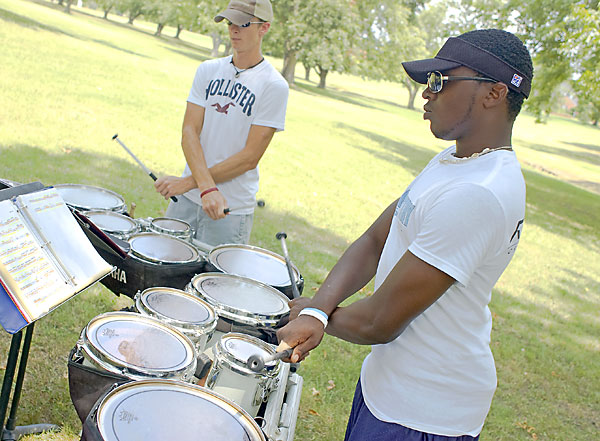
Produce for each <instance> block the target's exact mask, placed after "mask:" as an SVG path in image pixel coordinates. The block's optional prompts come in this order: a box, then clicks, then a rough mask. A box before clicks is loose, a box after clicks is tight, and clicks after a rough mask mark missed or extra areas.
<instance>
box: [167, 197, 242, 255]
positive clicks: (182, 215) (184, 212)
mask: <svg viewBox="0 0 600 441" xmlns="http://www.w3.org/2000/svg"><path fill="white" fill-rule="evenodd" d="M177 199H178V201H177V202H170V203H169V207H168V208H167V212H166V214H165V216H166V217H172V218H175V219H180V220H183V221H185V222H187V223H188V224H190V225H191V227H192V228H193V229H194V231H195V234H194V238H195V239H197V240H199V241H200V242H204V243H206V244H208V245H212V246H217V245H221V244H224V243H241V244H247V243H248V242H249V241H250V233H251V231H252V221H253V219H254V213H253V214H228V215H227V216H225V218H224V219H219V220H216V221H215V220H212V219H211V218H210V217H209V216H208V215H207V214H206V213H205V212H204V210H202V207H201V206H200V205H198V204H196V203H194V202H192V201H191V200H189V199H188V198H186V197H185V196H183V195H181V196H177Z"/></svg>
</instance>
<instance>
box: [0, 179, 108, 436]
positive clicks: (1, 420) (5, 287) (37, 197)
mask: <svg viewBox="0 0 600 441" xmlns="http://www.w3.org/2000/svg"><path fill="white" fill-rule="evenodd" d="M23 202H25V203H23ZM0 204H2V207H3V210H4V211H0V214H2V215H3V216H4V218H3V221H4V224H3V227H4V233H7V234H12V236H13V237H12V240H13V242H10V241H7V242H6V243H4V244H2V246H4V250H5V254H6V253H7V252H8V253H12V254H14V253H19V252H23V250H25V252H29V251H30V250H31V249H33V251H32V253H35V252H37V253H38V254H37V255H35V256H34V257H35V258H34V259H30V260H29V261H25V264H23V265H20V261H19V259H20V258H21V256H19V255H18V254H17V256H16V257H15V258H12V257H11V259H12V261H10V262H9V264H13V265H16V266H17V271H21V272H23V271H22V268H23V267H25V268H27V267H26V265H27V264H29V263H31V262H32V261H33V262H35V259H38V261H37V262H35V263H39V262H40V261H41V262H42V263H44V264H46V266H42V265H39V266H36V265H35V263H34V264H33V266H32V267H31V268H32V269H31V268H30V270H31V272H30V273H26V272H25V276H26V277H30V274H36V273H35V271H39V268H42V270H45V269H44V268H49V267H50V268H51V269H52V270H54V273H53V274H55V275H56V277H58V276H59V275H60V276H62V277H63V279H62V281H63V282H64V283H65V285H64V286H62V285H61V286H60V287H58V288H57V286H58V285H56V284H52V283H50V284H46V281H47V280H48V279H47V278H46V277H43V278H41V279H39V280H36V279H35V278H34V282H32V283H30V284H29V286H31V285H33V286H35V288H36V289H37V291H35V293H36V294H37V293H41V295H40V296H38V299H37V300H36V301H40V303H41V304H43V305H44V307H45V308H47V309H43V308H40V309H38V310H33V309H28V308H27V307H29V308H31V307H32V305H33V304H34V302H33V301H32V300H31V298H30V297H27V296H26V295H24V294H23V291H22V290H21V286H22V285H18V284H17V282H15V279H14V278H13V274H12V273H11V271H15V269H14V267H10V265H9V266H7V263H6V261H5V262H4V266H1V265H0V269H3V272H2V273H0V276H2V277H0V282H1V283H0V321H1V324H2V327H3V328H4V329H5V330H6V331H7V332H8V333H10V334H12V340H11V344H10V349H9V351H8V359H7V362H6V371H5V373H4V380H3V383H2V391H1V392H0V428H1V429H2V430H1V434H2V436H1V440H2V441H17V440H18V439H20V438H21V437H22V436H24V435H30V434H38V433H42V432H46V431H57V430H60V427H59V426H57V425H55V424H32V425H29V426H16V417H17V409H18V406H19V401H20V399H21V392H22V389H23V381H24V379H25V370H26V368H27V361H28V358H29V350H30V347H31V340H32V336H33V328H34V324H35V321H36V320H37V319H38V318H41V317H43V316H44V315H46V314H48V313H50V312H51V311H52V310H54V309H55V308H57V307H59V306H60V305H61V304H62V303H64V302H65V301H67V300H68V299H70V298H72V297H74V296H75V295H76V294H78V293H79V292H81V291H82V290H83V289H85V288H87V287H88V286H91V285H92V284H93V283H95V282H97V281H98V280H99V279H100V278H102V277H104V276H106V274H108V273H109V272H110V271H111V270H112V267H111V266H110V265H108V264H107V263H106V262H105V261H104V260H102V258H101V257H100V256H99V255H98V254H97V253H96V251H95V250H94V248H93V246H92V245H91V244H90V243H89V241H88V240H87V238H86V236H85V234H84V233H83V232H82V231H79V232H77V230H73V228H76V229H77V223H76V221H75V220H74V219H73V218H72V216H71V213H70V212H69V211H68V208H67V207H66V205H65V204H64V201H63V200H62V198H61V197H60V195H59V194H58V193H57V192H56V190H55V189H44V185H43V184H41V183H40V182H34V183H29V184H23V185H18V186H16V187H11V188H6V189H2V187H0ZM27 204H29V208H28V205H27ZM30 209H31V210H30ZM6 225H8V227H6ZM11 225H16V229H11V228H12V227H11ZM55 226H57V227H56V228H55ZM34 230H35V233H34ZM14 231H19V234H13V233H14ZM65 231H68V232H69V234H66V233H65ZM23 232H25V234H23ZM23 237H27V238H28V239H26V240H24V239H23ZM19 241H20V242H19ZM34 241H37V243H38V245H39V247H38V248H35V247H34V248H31V244H32V243H33V244H34V245H35V242H34ZM81 241H85V243H82V242H81ZM7 244H8V245H7ZM27 246H30V248H29V249H27ZM7 247H8V248H7ZM11 247H12V248H11ZM23 247H25V248H23ZM42 247H43V248H44V249H45V252H46V254H44V252H43V251H39V252H38V251H37V250H41V249H42ZM7 249H8V251H6V250H7ZM14 250H18V251H14ZM29 255H30V254H26V256H29ZM65 256H68V257H67V262H68V263H65V262H64V261H63V260H64V259H65ZM69 259H70V260H69ZM74 261H75V262H77V263H76V264H73V262H74ZM82 261H83V262H85V265H79V263H80V262H82ZM15 262H17V263H16V264H15ZM18 265H20V266H18ZM11 268H12V270H11ZM25 276H24V277H25ZM59 285H60V282H59ZM15 287H16V288H15ZM65 287H68V288H65ZM43 302H46V303H43ZM25 312H26V313H25ZM23 329H25V338H24V339H23ZM21 342H23V346H22V347H21ZM19 352H21V357H20V361H19V360H18V359H19ZM17 363H18V364H19V370H18V372H17V379H16V382H15V386H14V392H13V394H12V395H13V396H12V405H11V408H10V415H9V416H8V420H6V424H5V419H6V414H7V411H8V405H9V401H10V395H11V389H12V384H13V379H14V376H15V370H16V368H17Z"/></svg>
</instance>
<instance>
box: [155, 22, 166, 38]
mask: <svg viewBox="0 0 600 441" xmlns="http://www.w3.org/2000/svg"><path fill="white" fill-rule="evenodd" d="M164 27H165V24H164V23H158V24H157V25H156V32H155V33H154V35H155V36H156V37H160V36H161V35H162V30H163V29H164Z"/></svg>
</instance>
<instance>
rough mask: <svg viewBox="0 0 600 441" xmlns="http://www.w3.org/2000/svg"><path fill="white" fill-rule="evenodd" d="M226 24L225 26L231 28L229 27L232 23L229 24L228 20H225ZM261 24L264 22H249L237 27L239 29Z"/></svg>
mask: <svg viewBox="0 0 600 441" xmlns="http://www.w3.org/2000/svg"><path fill="white" fill-rule="evenodd" d="M226 23H227V26H231V25H232V24H233V23H232V22H230V21H229V20H227V21H226ZM263 23H265V22H264V21H249V22H248V23H245V24H243V25H239V26H238V27H240V28H247V27H249V26H250V25H251V24H263Z"/></svg>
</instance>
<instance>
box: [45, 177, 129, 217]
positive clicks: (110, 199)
mask: <svg viewBox="0 0 600 441" xmlns="http://www.w3.org/2000/svg"><path fill="white" fill-rule="evenodd" d="M54 187H55V188H56V189H57V190H58V192H59V193H60V194H61V197H62V198H63V200H64V201H65V203H66V204H67V205H69V206H71V207H73V208H75V209H77V210H80V211H114V212H117V213H125V211H126V206H125V200H124V199H123V197H122V196H121V195H120V194H118V193H115V192H114V191H111V190H108V189H106V188H102V187H96V186H93V185H83V184H57V185H55V186H54ZM69 192H72V193H73V194H74V196H73V194H71V195H70V194H69ZM86 193H87V195H88V198H89V201H88V200H86V197H85V196H86ZM82 195H83V197H82ZM94 198H96V199H98V198H100V199H103V200H102V201H99V200H96V201H94V200H93V199H94Z"/></svg>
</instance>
